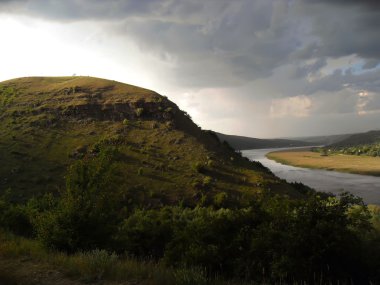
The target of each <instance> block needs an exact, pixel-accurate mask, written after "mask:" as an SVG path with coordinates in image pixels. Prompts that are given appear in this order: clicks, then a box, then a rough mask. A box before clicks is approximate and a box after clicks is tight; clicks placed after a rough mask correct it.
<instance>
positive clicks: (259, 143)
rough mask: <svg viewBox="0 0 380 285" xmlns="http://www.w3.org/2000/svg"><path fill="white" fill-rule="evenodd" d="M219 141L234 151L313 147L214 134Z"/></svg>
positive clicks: (309, 144)
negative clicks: (225, 143)
mask: <svg viewBox="0 0 380 285" xmlns="http://www.w3.org/2000/svg"><path fill="white" fill-rule="evenodd" d="M216 135H217V136H218V137H219V139H220V140H221V141H226V142H227V143H228V144H229V145H231V146H232V147H233V148H234V149H238V150H244V149H257V148H276V147H298V146H311V145H315V143H313V142H306V141H298V140H288V139H258V138H250V137H244V136H234V135H225V134H221V133H216Z"/></svg>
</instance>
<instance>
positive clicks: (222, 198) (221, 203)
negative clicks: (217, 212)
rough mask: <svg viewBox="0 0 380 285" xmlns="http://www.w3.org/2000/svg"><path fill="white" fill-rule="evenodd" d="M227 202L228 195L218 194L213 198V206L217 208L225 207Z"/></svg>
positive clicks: (224, 193)
mask: <svg viewBox="0 0 380 285" xmlns="http://www.w3.org/2000/svg"><path fill="white" fill-rule="evenodd" d="M227 202H228V194H227V193H226V192H220V193H218V194H216V195H215V196H214V205H215V206H217V207H220V208H221V207H226V206H227Z"/></svg>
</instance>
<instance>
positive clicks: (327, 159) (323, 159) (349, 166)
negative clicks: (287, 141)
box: [266, 149, 380, 176]
mask: <svg viewBox="0 0 380 285" xmlns="http://www.w3.org/2000/svg"><path fill="white" fill-rule="evenodd" d="M266 157H267V158H269V159H271V160H274V161H276V162H279V163H282V164H287V165H292V166H297V167H304V168H313V169H326V170H334V171H338V172H346V173H354V174H362V175H371V176H380V157H371V156H356V155H345V154H333V155H328V156H321V155H320V153H316V152H311V151H308V150H295V149H293V150H281V151H274V152H269V153H268V154H267V155H266Z"/></svg>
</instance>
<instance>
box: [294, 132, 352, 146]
mask: <svg viewBox="0 0 380 285" xmlns="http://www.w3.org/2000/svg"><path fill="white" fill-rule="evenodd" d="M351 135H352V134H342V135H330V136H312V137H295V138H290V139H294V140H300V141H304V142H309V143H312V144H314V145H330V144H333V143H338V142H340V141H342V140H344V139H346V138H348V137H349V136H351Z"/></svg>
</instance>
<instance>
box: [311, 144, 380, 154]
mask: <svg viewBox="0 0 380 285" xmlns="http://www.w3.org/2000/svg"><path fill="white" fill-rule="evenodd" d="M313 150H314V151H316V152H320V153H321V154H325V155H327V154H339V153H341V154H349V155H368V156H373V157H377V156H379V157H380V143H374V144H360V145H355V146H346V147H324V148H313Z"/></svg>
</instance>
